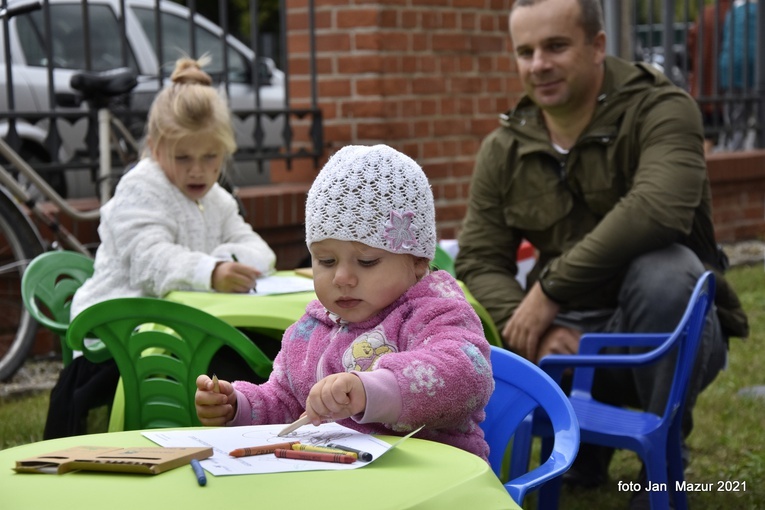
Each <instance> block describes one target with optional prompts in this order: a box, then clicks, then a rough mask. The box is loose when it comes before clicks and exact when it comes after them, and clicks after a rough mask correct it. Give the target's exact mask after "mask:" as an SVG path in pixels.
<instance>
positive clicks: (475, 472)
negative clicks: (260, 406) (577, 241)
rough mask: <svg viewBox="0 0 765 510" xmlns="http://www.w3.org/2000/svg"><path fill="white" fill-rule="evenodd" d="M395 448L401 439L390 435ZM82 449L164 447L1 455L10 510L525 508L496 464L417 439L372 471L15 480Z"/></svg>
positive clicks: (128, 436) (138, 438) (96, 441)
mask: <svg viewBox="0 0 765 510" xmlns="http://www.w3.org/2000/svg"><path fill="white" fill-rule="evenodd" d="M381 438H382V439H384V440H386V441H389V442H391V443H392V442H394V441H396V440H398V439H399V438H397V437H392V436H382V437H381ZM73 446H114V447H133V446H155V444H154V443H153V442H151V441H149V440H148V439H146V438H145V437H143V436H142V435H141V433H140V431H126V432H115V433H109V434H93V435H88V436H75V437H67V438H61V439H53V440H49V441H41V442H38V443H31V444H27V445H23V446H17V447H15V448H9V449H6V450H2V451H0V502H2V508H7V509H9V510H11V509H13V510H17V509H19V510H20V509H27V508H28V509H46V508H77V509H83V510H88V509H102V508H107V509H108V510H123V509H124V510H135V509H141V510H153V509H161V510H167V509H172V508H178V509H182V510H195V509H199V510H212V509H235V508H253V509H254V508H258V509H272V508H284V509H311V510H323V509H327V510H330V509H331V510H342V509H352V510H359V509H364V510H377V509H380V510H382V509H385V510H404V509H433V510H450V509H455V510H464V509H466V508H475V509H481V510H493V509H511V510H518V509H519V508H520V507H518V505H516V504H515V502H514V501H513V500H512V498H510V496H509V495H508V493H507V491H506V490H505V488H504V487H503V486H502V484H501V483H500V481H499V479H498V478H497V477H496V476H495V475H494V473H493V472H492V471H491V468H490V467H489V465H488V464H487V463H486V462H484V461H483V460H481V459H480V458H479V457H476V456H475V455H473V454H471V453H468V452H465V451H463V450H459V449H457V448H454V447H451V446H448V445H444V444H441V443H435V442H431V441H425V440H420V439H414V438H410V439H407V440H406V441H404V442H403V443H401V444H399V445H398V446H397V447H396V448H395V449H393V450H391V451H389V452H388V453H386V454H385V456H383V457H381V458H380V459H378V460H376V461H374V462H372V463H371V464H369V465H367V466H364V467H361V468H359V469H353V470H348V471H304V472H292V473H272V474H261V475H238V476H212V475H210V474H209V473H207V485H206V486H204V487H200V486H199V485H198V484H197V480H196V477H195V476H194V473H193V471H192V469H191V467H190V466H182V467H179V468H176V469H172V470H170V471H167V472H164V473H161V474H159V475H138V474H126V473H96V472H87V471H79V472H72V473H66V474H63V475H53V474H30V473H16V472H15V471H13V469H12V468H13V467H14V466H15V465H16V461H17V460H22V459H26V458H29V457H33V456H36V455H41V454H45V453H51V452H55V451H57V450H63V449H65V448H71V447H73Z"/></svg>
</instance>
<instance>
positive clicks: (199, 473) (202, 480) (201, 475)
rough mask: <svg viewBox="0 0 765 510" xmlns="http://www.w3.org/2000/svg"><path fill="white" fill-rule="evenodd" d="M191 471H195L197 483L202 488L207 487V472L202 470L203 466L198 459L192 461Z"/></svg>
mask: <svg viewBox="0 0 765 510" xmlns="http://www.w3.org/2000/svg"><path fill="white" fill-rule="evenodd" d="M191 469H193V470H194V474H195V475H196V477H197V482H199V485H200V486H201V487H204V486H205V485H207V476H205V470H204V469H202V465H201V464H200V463H199V461H198V460H197V459H191Z"/></svg>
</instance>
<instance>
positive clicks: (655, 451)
mask: <svg viewBox="0 0 765 510" xmlns="http://www.w3.org/2000/svg"><path fill="white" fill-rule="evenodd" d="M714 293H715V280H714V275H713V274H712V273H711V272H710V271H707V272H706V273H704V274H703V275H702V276H701V277H700V278H699V280H698V282H697V283H696V287H695V289H694V291H693V294H692V295H691V299H690V301H689V303H688V306H687V308H686V310H685V313H684V314H683V317H682V319H681V320H680V322H679V323H678V325H677V327H676V328H675V330H674V331H673V332H671V333H660V334H648V333H630V334H619V333H601V334H587V335H583V336H582V338H581V340H580V344H579V353H578V354H575V355H550V356H546V357H544V358H543V359H542V360H541V361H540V366H541V368H542V369H544V371H545V372H547V373H548V374H550V376H551V377H552V379H554V380H555V381H558V382H560V380H561V377H562V375H563V371H564V370H565V369H566V368H570V367H574V376H573V382H572V389H571V393H570V396H569V400H570V401H571V404H572V406H573V408H574V410H575V411H576V416H577V418H578V419H579V427H580V431H581V438H582V442H584V443H591V444H597V445H603V446H609V447H612V448H622V449H627V450H631V451H634V452H635V453H637V454H638V456H639V457H640V459H641V460H642V461H643V463H644V464H645V468H646V474H647V477H648V480H650V481H651V483H652V484H653V483H656V484H661V483H663V484H666V487H667V491H651V494H650V497H651V499H650V501H651V508H653V509H666V508H669V498H670V495H672V497H673V498H674V505H675V508H676V509H678V510H684V509H686V508H687V507H688V502H687V498H686V495H685V492H683V491H677V492H676V491H675V482H682V481H683V479H684V475H683V460H682V427H681V424H682V417H683V410H684V407H685V400H686V396H687V393H688V384H689V381H690V377H691V373H692V372H693V366H694V360H695V359H696V353H697V352H698V348H699V344H700V343H701V337H702V333H703V330H704V324H705V321H706V317H707V313H708V312H709V310H710V308H711V306H712V303H713V301H714ZM615 346H618V347H624V346H644V347H653V349H652V350H650V351H648V352H645V353H641V354H628V355H623V354H599V352H600V351H601V350H602V349H603V348H605V347H615ZM674 352H677V353H678V355H677V357H676V365H675V377H674V379H673V381H672V388H671V390H670V393H669V398H668V399H667V404H666V407H665V409H664V413H663V414H662V415H661V416H657V415H655V414H653V413H650V412H645V411H640V410H634V409H625V408H621V407H616V406H612V405H609V404H604V403H602V402H599V401H596V400H594V399H593V398H592V395H591V388H592V381H593V377H594V372H595V369H596V368H606V367H609V368H614V367H621V368H634V367H640V366H645V365H649V364H652V363H655V362H657V361H659V360H660V359H661V358H663V357H664V356H667V355H671V354H672V353H674ZM545 426H546V424H545V422H544V419H541V418H540V417H539V416H536V415H535V416H534V423H533V429H534V435H542V436H543V446H542V450H543V452H544V451H546V450H549V448H550V446H549V438H544V436H546V435H548V434H546V433H545V431H544V428H545ZM531 427H532V426H531V422H530V420H529V419H527V420H526V421H525V423H524V425H522V426H521V429H524V428H527V429H528V428H531ZM524 453H525V454H526V458H525V461H526V462H527V461H528V450H526V451H525V452H521V451H520V450H519V451H517V452H516V451H515V450H514V452H513V454H514V459H513V466H518V465H520V464H521V463H522V461H521V460H519V457H516V455H517V456H520V455H522V454H524ZM516 469H517V467H516ZM559 492H560V483H559V481H558V483H556V484H552V485H547V486H545V487H544V488H543V489H542V490H541V491H540V497H542V495H544V496H545V500H546V501H548V502H550V503H548V506H547V507H546V508H557V506H558V495H559Z"/></svg>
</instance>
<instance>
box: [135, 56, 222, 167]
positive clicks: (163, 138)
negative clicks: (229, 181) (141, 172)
mask: <svg viewBox="0 0 765 510" xmlns="http://www.w3.org/2000/svg"><path fill="white" fill-rule="evenodd" d="M209 61H210V58H209V56H207V55H204V56H202V57H201V58H200V59H198V60H194V59H192V58H190V57H183V58H180V59H178V60H177V61H176V63H175V70H174V71H173V74H172V75H171V76H170V80H171V81H172V85H170V86H169V87H165V88H164V89H163V90H162V91H161V92H160V93H159V94H157V97H156V98H154V102H153V103H152V105H151V110H149V118H148V122H147V124H146V136H147V138H148V140H149V141H150V144H151V146H152V147H157V146H158V145H159V144H162V143H168V145H169V147H170V148H171V151H172V148H173V147H174V146H175V144H176V143H177V142H178V140H180V139H182V138H185V137H186V136H189V135H194V134H198V133H200V132H208V133H210V135H211V136H212V137H215V138H216V139H217V140H218V141H219V142H220V144H221V146H222V147H223V148H224V151H225V153H226V155H227V156H230V155H231V154H233V153H234V152H235V151H236V139H235V137H234V130H233V127H232V125H231V113H230V111H229V108H228V104H226V100H225V99H224V97H222V96H221V94H219V93H218V92H217V91H216V90H215V89H214V88H213V87H212V78H211V77H210V75H209V74H207V73H206V72H205V71H203V70H202V68H203V67H204V66H205V65H206V64H207V63H209Z"/></svg>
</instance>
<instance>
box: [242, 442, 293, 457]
mask: <svg viewBox="0 0 765 510" xmlns="http://www.w3.org/2000/svg"><path fill="white" fill-rule="evenodd" d="M298 444H300V442H299V441H289V442H287V443H274V444H264V445H262V446H248V447H246V448H237V449H235V450H231V451H230V452H229V453H228V454H229V455H231V456H232V457H249V456H251V455H263V454H265V453H274V451H276V450H280V449H282V450H289V449H290V448H292V446H293V445H298Z"/></svg>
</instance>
